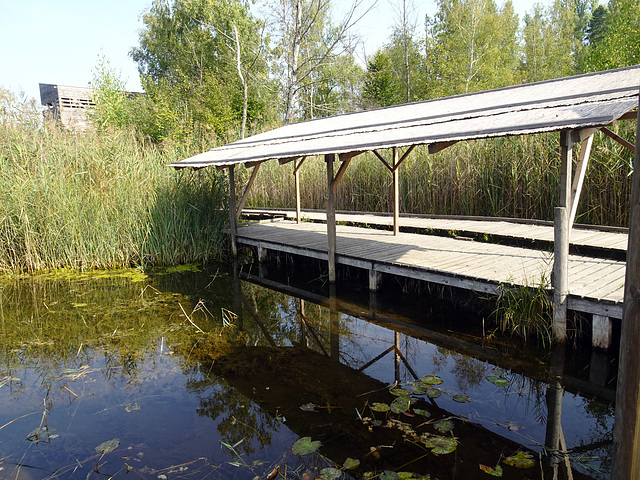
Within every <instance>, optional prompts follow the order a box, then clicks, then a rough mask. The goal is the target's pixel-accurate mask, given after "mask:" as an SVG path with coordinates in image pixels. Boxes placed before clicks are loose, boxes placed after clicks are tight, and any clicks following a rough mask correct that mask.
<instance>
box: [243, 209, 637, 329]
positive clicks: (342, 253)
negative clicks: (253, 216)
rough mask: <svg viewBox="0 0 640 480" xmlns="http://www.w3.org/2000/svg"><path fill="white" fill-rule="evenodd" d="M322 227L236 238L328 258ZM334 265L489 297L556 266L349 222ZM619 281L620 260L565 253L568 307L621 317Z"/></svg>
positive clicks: (251, 227)
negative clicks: (566, 256) (439, 285)
mask: <svg viewBox="0 0 640 480" xmlns="http://www.w3.org/2000/svg"><path fill="white" fill-rule="evenodd" d="M326 230H327V229H326V225H324V224H321V223H312V222H303V223H301V224H296V223H295V222H291V221H287V220H282V221H277V222H269V223H256V224H248V225H244V226H240V227H239V228H238V235H237V241H238V244H241V245H247V246H251V247H255V248H258V249H266V250H275V251H280V252H285V253H291V254H296V255H302V256H307V257H311V258H316V259H321V260H326V259H327V258H328V253H327V250H328V249H327V231H326ZM336 262H337V264H342V265H347V266H352V267H357V268H362V269H366V270H368V271H369V274H370V279H372V280H371V281H370V286H374V288H375V282H376V278H379V275H380V274H392V275H398V276H402V277H408V278H414V279H418V280H424V281H428V282H432V283H436V284H441V285H450V286H453V287H458V288H463V289H468V290H472V291H476V292H485V293H491V294H496V293H498V292H499V287H500V285H517V286H529V287H538V286H540V285H542V286H544V287H546V288H550V278H551V270H552V264H553V261H552V258H551V254H550V253H548V252H544V251H540V250H534V249H528V248H521V247H513V246H506V245H497V244H491V243H484V242H476V241H468V240H463V239H459V238H448V237H441V236H433V235H420V234H414V233H404V232H400V233H399V234H398V235H397V236H394V235H393V234H392V233H391V232H388V231H383V230H376V229H370V228H369V229H367V228H358V227H353V226H346V225H338V226H337V245H336ZM624 278H625V263H624V262H621V261H616V260H608V259H602V258H593V257H587V256H580V255H570V256H569V296H568V307H569V309H571V310H575V311H579V312H584V313H590V314H593V315H594V317H598V318H600V317H602V318H607V319H609V318H618V319H620V318H622V301H623V295H624Z"/></svg>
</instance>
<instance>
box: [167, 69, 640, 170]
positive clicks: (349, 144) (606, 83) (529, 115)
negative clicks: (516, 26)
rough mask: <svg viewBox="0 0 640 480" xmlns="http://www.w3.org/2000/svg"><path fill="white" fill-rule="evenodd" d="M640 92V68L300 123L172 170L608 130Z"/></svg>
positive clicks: (205, 154) (222, 148)
mask: <svg viewBox="0 0 640 480" xmlns="http://www.w3.org/2000/svg"><path fill="white" fill-rule="evenodd" d="M639 90H640V65H635V66H632V67H627V68H621V69H617V70H607V71H603V72H597V73H591V74H586V75H579V76H574V77H566V78H561V79H557V80H549V81H545V82H538V83H531V84H525V85H518V86H514V87H506V88H500V89H497V90H488V91H484V92H477V93H470V94H466V95H458V96H454V97H446V98H439V99H435V100H428V101H424V102H417V103H410V104H405V105H396V106H393V107H387V108H381V109H376V110H368V111H363V112H356V113H350V114H345V115H337V116H334V117H324V118H319V119H316V120H309V121H306V122H300V123H295V124H291V125H286V126H284V127H281V128H278V129H275V130H272V131H270V132H265V133H262V134H259V135H254V136H252V137H249V138H246V139H244V140H240V141H238V142H234V143H231V144H228V145H224V146H222V147H217V148H214V149H213V150H210V151H208V152H204V153H201V154H199V155H196V156H194V157H191V158H188V159H186V160H182V161H180V162H175V163H172V164H171V165H172V166H173V167H176V168H183V167H196V168H200V167H207V166H217V167H226V166H230V165H234V164H240V163H247V162H261V161H264V160H269V159H291V158H295V157H301V156H305V155H323V154H330V153H334V154H339V153H350V152H360V151H368V150H373V149H378V148H389V147H401V146H409V145H419V144H437V143H442V142H451V141H458V140H471V139H477V138H489V137H501V136H507V135H522V134H531V133H541V132H550V131H559V130H563V129H579V128H585V127H602V126H605V125H607V124H609V123H611V122H612V121H614V120H616V119H618V118H620V117H621V116H622V115H624V114H625V113H627V112H628V111H630V110H632V109H633V108H634V107H636V106H637V105H638V92H639Z"/></svg>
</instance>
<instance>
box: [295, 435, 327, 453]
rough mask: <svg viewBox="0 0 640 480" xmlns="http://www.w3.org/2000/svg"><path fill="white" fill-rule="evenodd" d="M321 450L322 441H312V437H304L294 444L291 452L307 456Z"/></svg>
mask: <svg viewBox="0 0 640 480" xmlns="http://www.w3.org/2000/svg"><path fill="white" fill-rule="evenodd" d="M318 448H320V440H311V437H302V438H299V439H298V440H296V441H295V442H294V444H293V445H292V446H291V451H292V452H293V454H294V455H300V456H302V455H307V454H309V453H313V452H315V451H316V450H318Z"/></svg>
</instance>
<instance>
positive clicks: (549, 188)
mask: <svg viewBox="0 0 640 480" xmlns="http://www.w3.org/2000/svg"><path fill="white" fill-rule="evenodd" d="M616 128H617V129H618V131H619V132H620V134H621V135H622V136H623V137H625V138H627V139H629V140H630V141H632V139H633V129H632V128H629V126H627V125H622V124H620V125H619V126H617V127H616ZM578 147H579V146H576V154H575V155H574V158H575V157H577V152H578ZM384 153H386V154H387V155H389V152H388V151H387V152H384V151H383V154H384ZM631 161H632V154H631V153H630V152H628V151H626V150H625V149H624V148H623V147H621V146H619V145H618V144H616V143H615V142H613V141H612V140H610V139H609V138H608V137H605V136H604V135H603V134H600V133H598V134H596V138H595V141H594V147H593V149H592V154H591V160H590V164H589V168H588V170H587V177H586V180H585V184H584V189H583V193H582V197H581V200H580V203H579V209H578V216H577V219H576V222H579V223H588V224H597V225H611V226H626V225H627V224H628V214H629V195H630V187H631V183H630V172H631ZM245 175H248V174H245ZM559 178H560V147H559V135H558V134H542V135H535V136H522V137H505V138H498V139H492V140H478V141H471V142H463V143H459V144H456V145H454V146H452V147H450V148H448V149H446V150H444V151H442V152H440V153H437V154H435V155H429V154H428V152H427V149H426V147H417V148H416V149H415V150H414V151H413V152H412V153H411V154H410V156H409V158H408V159H407V160H405V162H404V163H403V164H402V165H401V167H400V191H401V200H400V203H401V211H402V212H405V213H418V214H438V215H477V216H498V217H511V218H527V219H539V220H553V208H554V206H555V205H557V199H558V183H559ZM326 181H327V180H326V169H325V166H324V162H323V161H322V159H319V158H308V159H307V160H306V161H305V164H304V165H303V166H302V169H301V203H302V208H316V209H324V208H325V206H326ZM248 204H249V205H252V206H264V207H294V206H295V192H294V185H293V167H292V166H290V165H287V166H285V167H280V166H279V165H278V164H277V162H266V163H265V164H264V166H263V167H262V168H261V170H260V173H259V175H258V177H257V179H256V182H255V184H254V187H253V189H252V193H251V195H250V197H249V200H248ZM337 208H338V209H341V210H350V211H369V212H375V211H377V212H390V211H392V208H393V204H392V178H391V174H390V172H389V171H388V170H387V169H386V167H385V166H384V165H383V164H382V163H381V162H380V161H379V160H378V159H377V158H376V157H375V156H374V155H372V154H369V153H367V154H363V155H360V156H358V157H356V158H354V159H353V160H352V162H351V164H350V165H349V168H348V169H347V172H346V174H345V176H344V178H343V180H342V182H341V184H340V187H339V189H338V204H337Z"/></svg>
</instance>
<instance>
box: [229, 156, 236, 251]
mask: <svg viewBox="0 0 640 480" xmlns="http://www.w3.org/2000/svg"><path fill="white" fill-rule="evenodd" d="M234 169H235V165H231V166H230V167H229V234H230V237H231V256H232V257H233V258H236V257H237V256H238V246H237V244H236V236H237V234H238V218H237V217H236V180H235V175H234Z"/></svg>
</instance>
